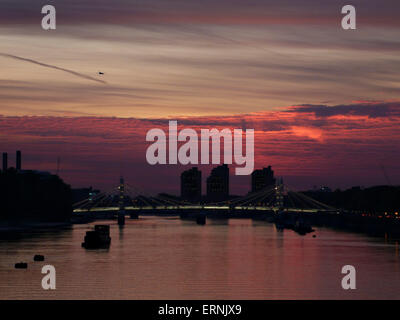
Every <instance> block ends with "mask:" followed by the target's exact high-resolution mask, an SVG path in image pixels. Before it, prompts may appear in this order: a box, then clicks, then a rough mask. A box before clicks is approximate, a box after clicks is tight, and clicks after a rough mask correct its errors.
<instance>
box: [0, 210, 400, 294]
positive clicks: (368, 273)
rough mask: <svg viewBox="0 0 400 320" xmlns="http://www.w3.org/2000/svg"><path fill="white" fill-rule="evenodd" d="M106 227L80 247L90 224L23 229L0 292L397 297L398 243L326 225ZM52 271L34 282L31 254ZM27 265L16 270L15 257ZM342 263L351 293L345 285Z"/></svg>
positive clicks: (8, 246)
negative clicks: (49, 280) (106, 244)
mask: <svg viewBox="0 0 400 320" xmlns="http://www.w3.org/2000/svg"><path fill="white" fill-rule="evenodd" d="M97 223H106V224H111V228H110V233H111V237H112V241H111V246H110V248H109V249H108V250H107V249H103V250H85V249H83V248H81V242H82V240H83V237H84V235H85V233H86V231H87V230H90V229H92V228H93V224H88V225H74V226H72V227H71V228H69V229H68V228H67V229H62V230H59V231H56V232H54V231H46V232H37V231H36V232H28V233H25V234H23V235H19V236H18V237H16V238H14V239H10V238H5V239H3V240H2V241H1V242H0V298H1V299H22V298H32V299H54V298H56V299H328V298H330V299H353V298H378V299H380V298H381V299H384V298H386V299H396V298H399V293H398V292H399V291H400V290H399V289H400V272H399V271H400V270H399V248H398V243H397V242H391V241H389V240H385V239H378V238H370V237H367V236H364V235H360V234H352V233H347V232H341V231H337V230H329V229H317V230H316V234H317V238H313V237H312V235H311V234H309V235H306V236H299V235H298V234H296V233H294V232H292V231H290V230H285V231H279V230H277V229H276V228H275V226H274V225H273V224H269V223H265V222H262V221H251V220H210V219H208V220H207V225H206V226H199V225H197V224H196V223H195V222H193V221H184V220H180V219H178V218H173V217H171V218H158V217H143V218H141V219H139V220H129V219H127V220H126V225H125V226H124V227H119V226H118V225H117V224H116V221H103V222H97ZM37 253H40V254H43V255H45V257H46V261H45V264H52V265H54V266H55V267H56V270H57V289H56V290H55V291H44V290H42V288H41V279H42V274H41V272H40V271H41V266H42V265H43V263H40V262H35V263H34V262H33V261H32V258H33V255H34V254H37ZM24 260H25V261H27V262H29V267H28V269H27V270H16V269H14V268H13V267H14V263H15V262H17V261H24ZM345 264H351V265H354V266H355V267H356V269H357V290H355V291H352V292H350V291H344V290H343V289H342V288H341V285H340V282H341V279H342V274H341V268H342V266H343V265H345Z"/></svg>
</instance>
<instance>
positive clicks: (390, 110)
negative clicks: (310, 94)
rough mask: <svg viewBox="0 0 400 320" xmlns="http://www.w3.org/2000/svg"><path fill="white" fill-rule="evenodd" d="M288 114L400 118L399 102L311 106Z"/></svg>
mask: <svg viewBox="0 0 400 320" xmlns="http://www.w3.org/2000/svg"><path fill="white" fill-rule="evenodd" d="M287 112H294V113H314V114H315V115H316V116H317V117H320V118H324V117H332V116H337V115H355V116H368V117H370V118H387V117H399V116H400V103H399V102H392V103H390V102H381V103H372V102H370V103H358V104H349V105H336V106H327V105H309V104H303V105H300V106H295V107H292V109H291V110H288V111H287Z"/></svg>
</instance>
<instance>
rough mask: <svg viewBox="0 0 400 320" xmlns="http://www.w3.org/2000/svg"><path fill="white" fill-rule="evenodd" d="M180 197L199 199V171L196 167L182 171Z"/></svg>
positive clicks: (192, 199)
mask: <svg viewBox="0 0 400 320" xmlns="http://www.w3.org/2000/svg"><path fill="white" fill-rule="evenodd" d="M181 197H182V198H183V199H185V200H189V201H200V199H201V171H199V170H198V169H197V167H193V168H192V169H189V170H186V171H183V172H182V174H181Z"/></svg>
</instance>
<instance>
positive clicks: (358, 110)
mask: <svg viewBox="0 0 400 320" xmlns="http://www.w3.org/2000/svg"><path fill="white" fill-rule="evenodd" d="M176 120H178V125H179V129H182V128H183V127H189V128H194V129H196V130H199V129H201V128H209V129H211V128H218V129H222V128H226V127H227V128H230V129H234V128H248V129H252V128H254V129H255V140H256V141H255V166H256V167H262V166H266V165H272V166H273V167H274V169H275V172H276V174H278V175H279V176H284V177H285V180H286V182H289V184H292V185H294V186H295V187H298V188H304V187H311V186H312V185H314V184H315V185H318V184H327V185H330V186H331V187H337V186H340V187H347V186H350V185H358V184H363V185H372V184H383V183H386V181H385V180H384V177H383V174H382V171H381V169H380V166H381V165H384V166H385V168H386V171H387V172H388V174H389V175H390V176H391V180H392V182H393V183H395V182H397V183H398V182H399V181H400V166H399V165H398V159H399V157H400V104H399V103H395V102H391V103H386V104H385V103H380V102H379V103H362V104H353V105H348V106H332V107H328V106H315V105H306V106H297V107H292V108H289V109H287V110H283V111H279V112H262V113H255V114H247V115H238V116H229V117H223V116H221V117H211V116H210V117H191V118H189V117H185V118H180V119H179V118H178V119H176ZM167 126H168V120H167V119H133V118H96V117H76V118H72V117H69V118H66V117H0V132H2V134H1V136H0V144H1V151H2V152H6V151H8V152H9V153H10V162H11V163H12V161H13V159H12V155H13V153H14V151H15V150H16V149H20V150H22V151H23V166H24V167H25V168H32V169H33V168H35V169H39V170H48V171H53V172H54V171H55V168H56V161H57V157H61V176H62V178H64V179H65V180H66V181H67V182H68V183H71V184H72V185H73V186H88V185H93V186H99V187H101V188H106V187H107V186H111V185H114V184H116V183H117V180H118V177H119V175H120V174H124V175H125V176H126V178H127V180H128V181H130V182H131V184H132V185H138V186H140V187H141V188H142V189H146V190H148V191H151V192H161V191H168V192H175V193H177V192H178V190H179V174H180V172H181V171H182V170H184V169H186V168H187V167H183V166H171V165H167V166H150V165H148V164H147V163H146V159H145V151H146V148H147V146H148V145H149V143H146V141H145V135H146V132H147V131H148V130H149V129H151V128H162V129H164V130H165V131H167ZM201 169H202V170H204V173H203V177H206V175H207V174H208V171H209V170H210V167H209V166H207V167H202V168H201ZM155 177H157V179H156V180H157V183H155ZM249 179H250V178H249V177H240V178H239V177H233V178H232V183H233V190H234V191H235V192H246V191H247V189H248V184H249Z"/></svg>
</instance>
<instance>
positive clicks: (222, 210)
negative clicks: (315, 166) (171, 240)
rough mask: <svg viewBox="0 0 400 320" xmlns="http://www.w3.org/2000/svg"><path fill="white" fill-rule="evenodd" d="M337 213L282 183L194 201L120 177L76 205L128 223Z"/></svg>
mask: <svg viewBox="0 0 400 320" xmlns="http://www.w3.org/2000/svg"><path fill="white" fill-rule="evenodd" d="M278 212H279V213H282V212H287V213H291V214H296V213H308V214H317V213H337V209H335V208H333V207H331V206H328V205H326V204H324V203H321V202H319V201H317V200H315V199H312V198H311V197H308V196H306V195H304V194H303V193H301V192H296V191H291V190H289V189H288V188H287V187H286V186H285V185H284V184H283V183H282V182H280V183H277V184H276V185H273V186H270V187H267V188H265V189H262V190H260V191H258V192H254V193H249V194H247V195H245V196H242V197H236V198H233V199H229V200H225V201H220V202H204V203H202V202H199V203H192V202H189V201H186V200H182V199H180V198H179V197H174V196H171V195H167V194H159V195H158V196H150V195H147V194H146V193H145V192H143V191H141V190H138V189H137V188H134V187H132V186H131V185H129V184H127V183H125V182H124V179H123V178H121V179H120V183H119V185H118V186H116V187H114V188H112V189H111V190H109V191H107V192H102V193H99V194H96V195H94V196H92V197H89V198H87V199H84V200H82V201H80V202H78V203H75V204H74V205H73V213H74V215H75V216H85V215H91V216H92V217H93V218H115V217H118V221H119V223H120V224H124V219H125V216H126V215H130V216H131V217H132V218H137V217H138V216H139V215H151V214H155V215H184V214H199V213H201V214H205V215H213V216H218V215H219V216H221V217H222V216H224V217H226V216H231V217H234V216H239V215H252V216H257V215H262V214H266V213H278Z"/></svg>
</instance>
